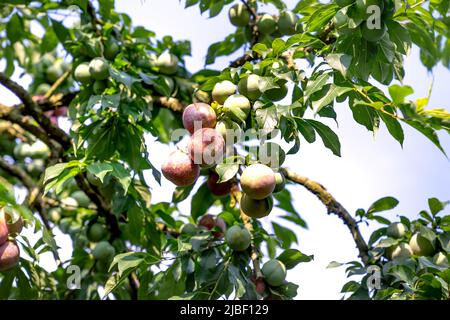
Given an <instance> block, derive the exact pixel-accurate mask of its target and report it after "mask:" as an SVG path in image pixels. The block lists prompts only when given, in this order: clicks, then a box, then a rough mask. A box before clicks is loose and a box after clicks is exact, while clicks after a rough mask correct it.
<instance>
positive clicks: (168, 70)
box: [155, 51, 178, 74]
mask: <svg viewBox="0 0 450 320" xmlns="http://www.w3.org/2000/svg"><path fill="white" fill-rule="evenodd" d="M155 64H156V66H157V67H158V68H159V71H160V72H161V73H165V74H174V73H176V72H177V70H178V58H177V56H175V55H174V54H172V53H170V52H168V51H166V52H163V53H162V54H161V55H160V56H158V58H157V59H156V63H155Z"/></svg>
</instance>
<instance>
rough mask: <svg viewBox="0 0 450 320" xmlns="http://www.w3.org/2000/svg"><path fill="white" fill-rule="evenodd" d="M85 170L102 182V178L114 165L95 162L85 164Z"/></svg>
mask: <svg viewBox="0 0 450 320" xmlns="http://www.w3.org/2000/svg"><path fill="white" fill-rule="evenodd" d="M86 169H87V171H88V172H89V173H91V174H93V175H95V176H96V177H97V178H99V179H100V181H101V182H102V183H103V179H104V178H105V176H106V175H107V174H108V172H112V171H113V170H114V167H113V166H112V165H111V164H110V163H106V162H96V163H92V164H90V165H88V166H87V168H86Z"/></svg>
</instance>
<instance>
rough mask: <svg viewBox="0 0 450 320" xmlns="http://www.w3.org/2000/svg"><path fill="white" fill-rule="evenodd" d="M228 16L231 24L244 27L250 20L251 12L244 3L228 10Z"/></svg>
mask: <svg viewBox="0 0 450 320" xmlns="http://www.w3.org/2000/svg"><path fill="white" fill-rule="evenodd" d="M228 17H229V18H230V22H231V24H232V25H234V26H236V27H244V26H246V25H247V24H248V23H249V22H250V13H249V12H248V10H247V8H246V7H245V5H244V4H242V3H238V4H235V5H234V6H232V7H231V8H230V10H229V11H228Z"/></svg>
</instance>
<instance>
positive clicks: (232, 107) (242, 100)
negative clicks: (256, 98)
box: [222, 94, 252, 122]
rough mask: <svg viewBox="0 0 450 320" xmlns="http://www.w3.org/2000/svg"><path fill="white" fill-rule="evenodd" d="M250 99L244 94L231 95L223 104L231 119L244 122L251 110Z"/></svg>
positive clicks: (226, 113)
mask: <svg viewBox="0 0 450 320" xmlns="http://www.w3.org/2000/svg"><path fill="white" fill-rule="evenodd" d="M251 108H252V106H251V104H250V100H248V99H247V97H245V96H244V95H242V94H233V95H231V96H229V97H228V98H227V99H226V100H225V102H224V104H223V108H222V110H223V112H224V114H225V115H226V116H227V117H228V118H229V119H231V120H234V121H237V122H244V121H245V120H246V119H247V117H248V115H249V113H250V110H251Z"/></svg>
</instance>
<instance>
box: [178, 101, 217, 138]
mask: <svg viewBox="0 0 450 320" xmlns="http://www.w3.org/2000/svg"><path fill="white" fill-rule="evenodd" d="M182 118H183V126H184V128H185V129H186V130H187V131H189V132H190V133H191V134H192V133H194V131H195V130H198V129H200V128H214V127H215V125H216V120H217V117H216V112H215V111H214V109H213V108H211V106H210V105H209V104H206V103H203V102H196V103H192V104H190V105H188V106H187V107H186V109H184V111H183V117H182Z"/></svg>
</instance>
